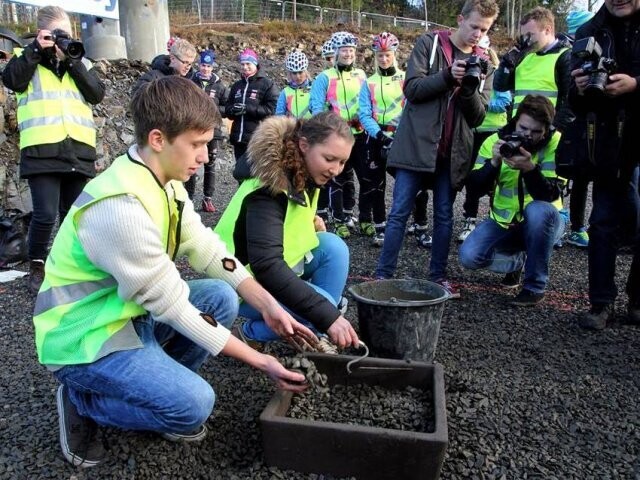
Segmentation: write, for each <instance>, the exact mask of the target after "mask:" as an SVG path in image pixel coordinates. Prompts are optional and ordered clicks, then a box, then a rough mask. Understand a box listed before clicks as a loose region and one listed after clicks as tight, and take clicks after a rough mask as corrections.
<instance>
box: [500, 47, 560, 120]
mask: <svg viewBox="0 0 640 480" xmlns="http://www.w3.org/2000/svg"><path fill="white" fill-rule="evenodd" d="M566 50H567V49H566V48H561V49H559V50H558V51H557V52H554V53H546V54H544V55H538V54H537V53H530V54H528V55H527V56H526V57H524V59H523V60H522V62H520V64H519V65H518V67H517V68H516V71H515V84H514V96H513V108H514V111H515V110H516V109H517V108H518V105H520V103H521V102H522V100H523V99H524V97H525V96H527V95H528V94H535V95H544V96H545V97H547V98H548V99H549V100H550V101H551V103H552V104H553V105H555V104H556V100H557V97H558V85H557V84H556V75H555V69H556V63H557V61H558V58H560V55H562V53H564V52H565V51H566Z"/></svg>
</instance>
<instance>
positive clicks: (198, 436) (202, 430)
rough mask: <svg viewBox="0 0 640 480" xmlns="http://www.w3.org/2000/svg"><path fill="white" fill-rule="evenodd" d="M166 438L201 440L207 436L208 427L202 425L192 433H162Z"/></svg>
mask: <svg viewBox="0 0 640 480" xmlns="http://www.w3.org/2000/svg"><path fill="white" fill-rule="evenodd" d="M160 435H161V436H162V438H164V439H165V440H169V441H170V442H199V441H200V440H202V439H204V437H206V436H207V427H205V426H204V425H200V427H198V428H197V429H196V430H195V431H194V432H190V433H166V432H163V433H161V434H160Z"/></svg>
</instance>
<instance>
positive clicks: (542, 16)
mask: <svg viewBox="0 0 640 480" xmlns="http://www.w3.org/2000/svg"><path fill="white" fill-rule="evenodd" d="M531 20H533V21H534V22H536V23H537V24H538V26H539V27H541V28H547V27H548V28H550V29H551V30H552V31H555V28H556V24H555V18H554V17H553V12H551V10H549V9H548V8H544V7H535V8H534V9H532V10H530V11H528V12H527V13H525V14H524V16H523V17H522V20H520V25H524V24H525V23H529V22H530V21H531Z"/></svg>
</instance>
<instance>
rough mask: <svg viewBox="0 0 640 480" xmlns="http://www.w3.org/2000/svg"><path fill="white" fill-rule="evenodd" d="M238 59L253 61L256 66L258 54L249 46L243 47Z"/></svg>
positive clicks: (246, 61) (247, 61)
mask: <svg viewBox="0 0 640 480" xmlns="http://www.w3.org/2000/svg"><path fill="white" fill-rule="evenodd" d="M238 61H239V62H240V63H253V64H254V65H255V66H258V54H257V53H256V52H255V51H254V50H251V49H250V48H245V49H244V50H243V51H242V53H240V56H239V57H238Z"/></svg>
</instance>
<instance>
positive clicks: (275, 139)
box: [247, 116, 296, 195]
mask: <svg viewBox="0 0 640 480" xmlns="http://www.w3.org/2000/svg"><path fill="white" fill-rule="evenodd" d="M295 126H296V120H295V119H293V118H288V117H283V116H273V117H269V118H267V119H265V120H263V121H262V122H261V123H260V125H259V126H258V128H257V129H256V131H255V132H254V133H253V136H252V137H251V140H250V141H249V146H248V148H247V156H248V158H247V162H248V163H249V168H250V169H251V176H252V177H255V178H258V179H259V180H260V181H261V182H262V184H263V185H264V186H265V187H267V188H268V189H269V191H270V192H271V193H272V194H273V195H277V194H279V193H282V191H283V190H284V191H287V192H290V191H291V190H292V186H291V172H286V171H285V169H284V165H283V161H284V158H283V157H284V143H283V139H284V137H285V136H287V134H290V133H291V132H293V130H294V129H295Z"/></svg>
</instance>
